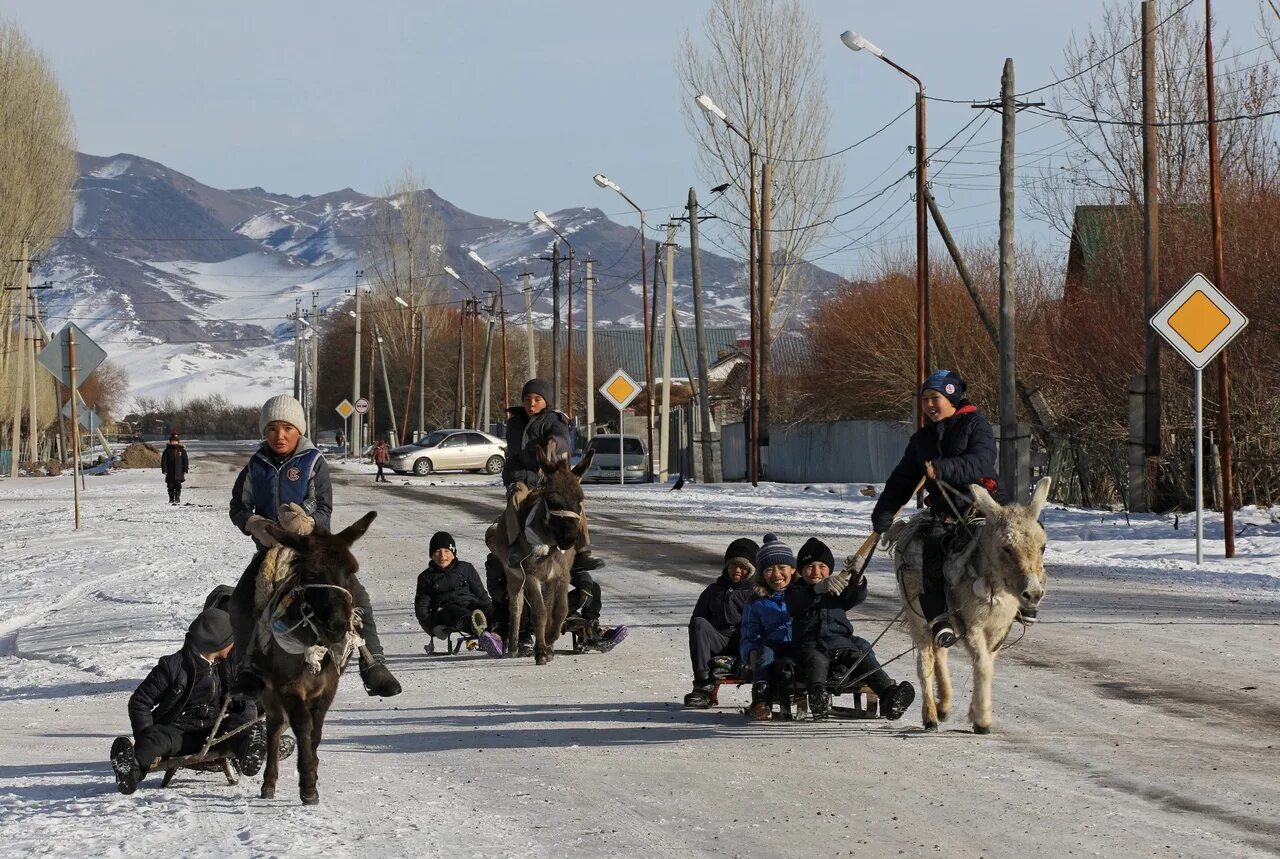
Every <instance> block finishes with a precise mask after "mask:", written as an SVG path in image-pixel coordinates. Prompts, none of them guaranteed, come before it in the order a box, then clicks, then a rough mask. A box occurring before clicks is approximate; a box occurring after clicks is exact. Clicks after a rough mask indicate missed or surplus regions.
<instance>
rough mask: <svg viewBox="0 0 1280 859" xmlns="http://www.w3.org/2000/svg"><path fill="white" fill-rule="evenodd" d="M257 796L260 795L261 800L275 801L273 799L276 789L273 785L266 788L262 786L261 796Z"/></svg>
mask: <svg viewBox="0 0 1280 859" xmlns="http://www.w3.org/2000/svg"><path fill="white" fill-rule="evenodd" d="M259 795H260V796H261V797H262V798H263V799H275V798H276V788H275V785H271V786H267V785H265V784H264V785H263V786H262V793H261V794H259Z"/></svg>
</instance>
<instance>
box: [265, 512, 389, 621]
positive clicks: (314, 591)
mask: <svg viewBox="0 0 1280 859" xmlns="http://www.w3.org/2000/svg"><path fill="white" fill-rule="evenodd" d="M377 515H378V514H377V511H374V510H370V511H369V512H368V513H366V514H364V516H362V517H360V519H358V520H357V521H356V522H355V524H353V525H349V526H348V527H347V528H345V529H344V530H342V531H340V532H338V533H337V534H332V533H330V532H329V531H327V530H326V529H324V528H320V527H317V528H316V529H315V530H314V531H313V532H312V533H310V534H308V535H306V536H299V535H297V534H292V533H289V532H287V531H285V530H284V529H282V528H278V527H276V526H275V525H271V526H270V528H269V530H270V531H271V533H272V535H273V536H274V537H275V538H276V541H277V542H278V543H280V544H281V545H282V546H288V547H289V548H290V549H293V550H294V551H295V552H297V553H298V555H297V559H296V560H295V562H294V567H293V569H294V572H295V573H296V574H297V577H298V578H297V584H296V586H297V587H298V588H300V589H301V592H300V597H301V599H300V602H301V605H299V606H298V611H299V612H300V613H301V615H302V616H303V617H305V618H307V619H308V620H309V623H310V625H311V626H312V628H313V629H314V630H315V633H316V635H317V636H318V637H319V638H321V639H322V640H323V641H324V642H325V643H327V644H334V643H338V642H341V641H342V640H343V638H344V637H345V636H346V634H347V631H348V630H349V629H350V628H351V612H352V609H353V607H354V606H353V603H352V596H351V579H352V577H353V576H354V575H355V573H356V571H357V570H359V569H360V564H359V563H357V562H356V559H355V556H354V555H352V554H351V546H352V544H353V543H355V541H356V540H359V539H360V538H361V537H363V536H364V533H365V532H366V531H368V530H369V525H370V523H372V522H373V520H374V518H375V517H377Z"/></svg>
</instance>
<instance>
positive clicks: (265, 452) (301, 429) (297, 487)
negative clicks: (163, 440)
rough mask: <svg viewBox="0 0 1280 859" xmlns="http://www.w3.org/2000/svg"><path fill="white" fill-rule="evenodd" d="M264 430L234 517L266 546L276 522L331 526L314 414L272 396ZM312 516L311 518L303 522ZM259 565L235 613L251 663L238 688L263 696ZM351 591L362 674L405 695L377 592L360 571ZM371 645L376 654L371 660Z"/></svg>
mask: <svg viewBox="0 0 1280 859" xmlns="http://www.w3.org/2000/svg"><path fill="white" fill-rule="evenodd" d="M258 429H259V431H261V432H262V434H263V437H264V441H263V442H262V445H261V446H260V447H259V448H258V450H257V452H256V453H254V455H253V456H252V457H251V458H250V460H249V464H248V465H246V466H245V467H244V469H243V470H241V472H240V475H239V476H238V477H236V482H235V485H234V486H233V487H232V488H231V510H230V513H231V521H232V522H234V523H235V525H236V527H237V528H239V529H240V530H241V531H242V532H244V533H245V534H247V535H249V536H250V537H252V538H253V544H254V546H255V547H257V549H258V551H263V550H265V549H269V548H270V547H272V546H274V545H275V544H276V540H275V538H274V537H272V536H271V533H270V531H268V530H267V523H268V522H275V523H277V524H279V525H281V526H282V527H285V529H286V530H291V531H294V532H295V533H300V534H307V533H310V528H311V527H319V528H324V529H325V530H328V529H329V517H330V515H331V514H332V513H333V483H332V482H331V481H330V479H329V464H328V463H327V462H325V459H324V457H323V456H321V455H320V451H319V449H317V448H316V446H315V445H314V444H312V443H311V439H309V438H307V437H306V432H307V417H306V414H305V413H304V412H303V410H302V404H301V403H299V402H298V401H297V400H295V399H294V398H293V397H291V396H289V395H288V394H280V395H278V396H275V397H272V398H271V399H269V400H267V401H266V402H265V403H263V404H262V409H261V411H260V412H259V414H258ZM290 516H292V518H293V522H292V523H287V522H286V521H285V520H286V518H290ZM307 517H309V519H310V520H311V521H301V522H300V521H299V518H302V519H304V520H305V519H306V518H307ZM253 567H254V565H253V564H250V565H249V567H248V568H247V569H246V570H245V571H244V573H243V574H242V575H241V576H240V581H239V582H238V583H237V584H236V589H235V593H234V594H233V595H232V598H231V603H230V612H231V623H232V625H233V627H234V628H235V632H236V648H237V650H238V651H239V653H240V658H241V660H242V662H243V663H244V664H243V666H242V668H241V671H240V675H239V677H238V678H237V680H236V687H237V692H238V693H239V694H241V695H246V696H252V697H256V696H257V695H258V694H260V693H261V691H262V685H263V683H262V676H261V673H260V671H259V670H258V668H257V667H256V666H255V664H254V656H255V655H256V654H255V653H254V647H253V642H254V626H255V621H256V618H255V617H254V611H253V593H254V573H253ZM351 596H352V599H353V600H354V601H355V604H356V607H357V608H359V609H360V613H361V616H360V620H361V628H360V634H361V636H363V638H364V641H365V645H366V647H365V648H362V649H361V653H360V678H361V679H362V680H363V681H364V687H365V691H367V692H368V693H369V694H370V695H376V696H381V697H383V698H390V697H391V696H393V695H399V694H400V683H399V681H398V680H396V678H395V676H394V675H393V674H392V673H391V671H390V669H388V668H387V666H386V660H385V658H384V657H383V651H382V640H381V639H380V638H379V637H378V626H377V623H376V621H375V620H374V616H373V604H372V603H371V602H370V600H369V592H368V591H367V590H365V587H364V585H363V584H361V583H360V581H359V579H357V578H356V577H355V576H352V577H351ZM365 650H367V651H368V652H369V654H370V655H371V656H372V659H368V658H366V657H365V655H364V652H365Z"/></svg>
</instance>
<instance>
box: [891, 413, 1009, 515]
mask: <svg viewBox="0 0 1280 859" xmlns="http://www.w3.org/2000/svg"><path fill="white" fill-rule="evenodd" d="M926 462H932V463H933V464H934V466H935V467H936V468H937V470H938V477H940V478H941V479H942V480H945V481H946V482H947V483H949V484H951V486H953V487H955V488H956V489H957V490H959V491H960V493H961V497H959V498H953V499H952V503H954V504H955V505H956V507H957V509H958V510H959V512H960V513H961V514H963V513H964V511H965V510H966V509H967V508H968V506H969V504H970V501H969V498H970V496H969V484H971V483H977V484H981V485H982V486H983V487H984V488H985V489H986V490H987V491H988V492H990V493H992V495H994V496H995V497H996V499H997V500H999V501H1001V502H1002V503H1003V502H1004V501H1005V498H1004V495H1003V493H1001V491H1000V488H999V485H998V483H997V481H996V439H995V435H994V434H993V433H992V431H991V424H990V423H988V422H987V419H986V418H985V417H983V416H982V413H981V412H979V411H978V409H977V407H976V406H973V405H970V404H969V403H963V404H962V405H961V406H960V408H958V409H957V410H956V413H955V414H954V415H952V416H951V417H949V418H944V419H943V420H940V421H938V422H937V423H930V424H927V425H925V426H923V427H921V428H920V429H918V430H916V431H915V433H914V434H913V435H912V436H911V439H910V441H908V442H907V450H906V452H905V453H903V455H902V459H901V460H900V461H899V462H898V464H897V465H896V466H895V467H894V469H893V473H892V474H890V475H889V479H888V480H887V481H885V484H884V492H882V493H881V494H880V498H879V499H878V500H877V501H876V506H875V510H873V511H872V513H871V527H872V528H873V529H874V530H875V531H876V532H877V533H880V534H883V533H884V532H885V531H887V530H889V526H890V525H892V524H893V517H894V514H896V513H897V512H898V510H899V509H900V508H901V507H902V506H903V505H904V504H906V503H907V502H908V501H909V500H911V493H912V492H913V491H914V490H915V488H916V484H917V483H919V482H920V478H922V477H924V476H925V469H924V464H925V463H926ZM925 490H926V491H927V492H928V496H927V497H926V499H925V503H926V504H927V505H928V506H929V507H930V509H932V510H935V511H939V512H942V513H946V514H950V512H951V506H950V505H949V504H948V503H947V501H946V499H945V498H944V497H943V495H942V490H941V489H940V488H939V487H938V485H937V483H935V482H934V481H932V480H926V481H925Z"/></svg>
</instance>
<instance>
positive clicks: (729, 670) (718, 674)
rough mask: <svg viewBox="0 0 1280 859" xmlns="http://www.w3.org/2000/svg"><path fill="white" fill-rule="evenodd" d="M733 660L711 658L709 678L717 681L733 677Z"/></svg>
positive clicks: (719, 657)
mask: <svg viewBox="0 0 1280 859" xmlns="http://www.w3.org/2000/svg"><path fill="white" fill-rule="evenodd" d="M734 661H735V660H734V658H733V657H732V656H713V657H711V676H712V677H714V678H716V679H717V680H719V679H721V678H724V677H733V676H734V674H735V673H736V672H735V671H734Z"/></svg>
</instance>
